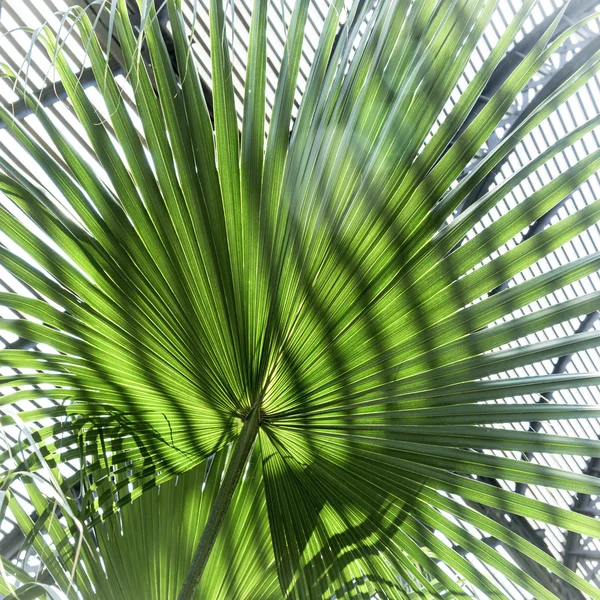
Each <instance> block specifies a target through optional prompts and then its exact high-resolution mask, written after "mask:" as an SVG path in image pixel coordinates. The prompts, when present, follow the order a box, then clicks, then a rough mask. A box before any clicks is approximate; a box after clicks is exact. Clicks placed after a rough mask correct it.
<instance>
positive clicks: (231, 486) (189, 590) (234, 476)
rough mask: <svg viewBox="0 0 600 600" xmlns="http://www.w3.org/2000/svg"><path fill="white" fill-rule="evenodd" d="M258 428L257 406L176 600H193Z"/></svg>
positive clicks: (236, 447) (238, 446)
mask: <svg viewBox="0 0 600 600" xmlns="http://www.w3.org/2000/svg"><path fill="white" fill-rule="evenodd" d="M259 428H260V419H259V408H258V406H255V407H254V408H253V409H252V410H251V411H250V413H249V415H248V417H247V419H246V421H244V425H243V427H242V431H241V433H240V437H239V438H238V440H237V442H236V444H235V447H234V449H233V453H232V455H231V460H230V461H229V465H228V466H227V471H226V472H225V477H223V482H222V483H221V487H220V488H219V491H218V492H217V496H216V498H215V501H214V503H213V505H212V507H211V509H210V514H209V515H208V519H207V521H206V525H205V526H204V530H203V531H202V535H201V536H200V541H199V542H198V546H197V547H196V552H194V557H193V558H192V562H191V564H190V568H189V569H188V572H187V575H186V576H185V581H184V582H183V586H182V587H181V590H180V592H179V596H178V600H193V599H194V597H195V594H196V589H197V587H198V584H199V583H200V579H201V577H202V573H203V572H204V568H205V567H206V563H207V562H208V559H209V557H210V552H211V550H212V548H213V546H214V544H215V540H216V539H217V534H218V533H219V530H220V528H221V524H222V523H223V520H224V519H225V515H226V514H227V509H228V508H229V504H230V503H231V499H232V497H233V493H234V492H235V489H236V487H237V484H238V482H239V480H240V478H241V476H242V473H243V472H244V468H245V466H246V461H247V459H248V455H249V454H250V450H251V449H252V444H253V443H254V440H255V439H256V435H257V434H258V430H259Z"/></svg>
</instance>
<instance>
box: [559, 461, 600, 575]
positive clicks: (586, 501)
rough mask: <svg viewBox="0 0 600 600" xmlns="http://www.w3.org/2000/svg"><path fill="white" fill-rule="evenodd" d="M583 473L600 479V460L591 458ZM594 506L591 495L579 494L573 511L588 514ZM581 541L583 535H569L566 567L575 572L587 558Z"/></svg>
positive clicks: (566, 546) (599, 558)
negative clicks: (579, 564)
mask: <svg viewBox="0 0 600 600" xmlns="http://www.w3.org/2000/svg"><path fill="white" fill-rule="evenodd" d="M583 473H584V474H585V475H591V476H593V477H600V458H598V457H593V458H590V459H589V460H588V462H587V465H586V468H585V469H584V471H583ZM592 504H593V502H592V498H591V496H590V495H589V494H577V496H576V497H575V501H574V502H573V506H572V507H571V510H572V511H573V512H576V513H581V514H587V513H588V511H589V509H590V507H591V505H592ZM581 540H582V535H581V534H580V533H575V532H573V531H569V532H568V533H567V538H566V540H565V556H564V562H565V566H567V567H569V569H571V570H573V571H575V569H576V568H577V564H578V563H579V560H580V559H581V558H583V557H584V556H585V554H582V553H581V551H580V547H579V546H580V544H581ZM591 560H600V557H597V558H593V557H592V558H591Z"/></svg>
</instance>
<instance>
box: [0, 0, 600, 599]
mask: <svg viewBox="0 0 600 600" xmlns="http://www.w3.org/2000/svg"><path fill="white" fill-rule="evenodd" d="M562 3H563V2H562V0H561V1H557V0H540V2H539V4H538V6H537V7H536V9H535V11H534V13H533V15H532V17H531V19H530V21H529V22H528V24H527V26H526V27H525V29H524V32H523V34H526V33H527V32H528V31H530V30H531V29H532V28H533V27H534V26H535V25H536V24H537V23H539V22H541V21H542V20H543V19H544V18H545V17H547V16H548V15H550V14H552V13H553V12H554V11H555V10H556V9H557V8H558V7H559V6H560V5H562ZM328 4H329V1H328V0H313V2H312V4H311V9H310V12H309V24H308V28H307V34H306V41H305V47H304V51H303V56H302V62H301V69H300V80H299V86H298V92H297V98H299V97H300V95H301V92H302V89H303V87H304V84H305V82H306V78H307V76H308V73H309V69H310V62H311V60H312V57H313V55H314V52H315V47H316V43H317V39H318V38H317V36H318V31H319V29H320V27H321V25H322V23H323V20H324V18H325V15H326V11H327V8H328ZM520 4H521V2H520V1H516V0H500V5H499V8H498V10H497V12H496V14H495V15H494V19H493V21H492V23H491V24H490V26H489V27H488V29H487V31H486V33H485V36H484V37H483V38H482V40H481V42H480V44H479V46H478V48H477V50H476V52H475V53H474V55H473V57H472V59H471V64H470V65H469V67H468V68H467V69H466V71H465V74H464V76H463V77H462V79H461V81H460V82H459V85H458V86H457V90H456V92H455V93H454V94H453V96H452V98H451V101H450V102H449V103H448V105H447V106H446V108H445V111H444V116H445V115H446V114H447V111H448V110H449V109H450V108H451V107H452V104H453V102H454V101H456V98H457V97H458V94H459V93H460V92H461V91H463V90H464V89H465V87H466V85H467V83H468V81H469V80H470V78H471V77H472V76H473V74H474V73H475V72H476V71H477V69H478V68H479V66H480V65H481V63H482V61H483V60H484V59H485V57H486V56H487V55H488V54H489V52H490V50H491V48H492V47H493V46H494V44H495V42H496V41H497V39H498V38H499V36H500V35H501V34H502V32H503V30H504V29H505V28H506V26H507V24H508V23H509V22H510V21H511V20H512V17H513V15H514V14H515V12H516V10H517V9H518V8H519V6H520ZM251 8H252V7H251V4H249V3H248V2H241V1H239V0H237V1H235V2H233V0H231V2H230V4H229V5H228V7H227V9H226V15H227V20H228V26H229V39H230V40H232V42H233V47H232V50H233V52H232V57H233V58H232V60H233V66H234V77H235V80H234V82H235V89H236V101H237V108H238V114H239V115H241V112H242V110H241V108H242V98H243V87H244V83H243V82H244V76H245V61H246V53H247V43H248V27H249V23H250V15H251ZM66 9H67V5H66V3H65V1H64V0H44V2H39V1H37V0H16V1H14V0H12V1H10V2H8V3H7V2H5V3H4V7H3V10H2V14H1V15H0V33H2V34H5V35H3V36H2V38H0V39H1V42H0V60H1V61H7V62H8V63H9V64H11V66H12V67H13V68H15V69H18V68H19V67H20V66H21V65H22V64H23V62H24V59H25V57H26V56H27V53H28V52H29V45H28V39H29V38H28V34H27V33H25V32H24V31H18V28H21V27H29V28H33V29H35V28H36V27H39V26H40V25H41V24H42V23H43V22H44V21H45V20H48V21H49V22H50V24H51V25H53V26H54V27H57V26H59V25H60V17H57V16H56V15H57V14H58V13H60V12H61V11H64V10H66ZM232 9H233V12H232ZM92 10H96V9H95V8H94V7H92ZM292 10H293V5H292V3H291V2H289V1H288V0H280V1H278V0H274V1H273V2H272V3H271V5H270V7H269V13H268V18H269V27H270V31H269V35H268V44H269V48H268V81H267V103H268V105H269V110H270V107H271V106H272V102H273V98H274V94H275V86H276V73H277V70H278V68H279V65H280V61H281V56H282V51H283V44H284V39H285V38H284V32H285V31H286V29H287V26H289V21H290V16H291V13H292ZM186 17H187V21H188V25H189V26H191V25H192V24H194V31H195V43H194V45H193V51H194V55H195V57H196V59H197V63H198V65H199V70H200V73H201V75H202V76H203V77H204V79H205V80H206V81H207V82H209V81H210V73H211V67H210V49H209V36H208V2H207V0H198V2H197V3H196V4H195V5H194V2H193V0H189V1H188V3H187V5H186ZM232 25H233V28H232ZM232 30H233V31H234V32H235V35H234V36H233V38H232V37H231V35H232V34H231V32H232ZM596 31H597V28H595V27H594V26H592V27H590V30H589V32H587V33H586V36H588V37H589V36H590V35H593V34H594V33H595V32H596ZM66 44H67V46H66V47H67V50H68V57H69V59H70V60H71V61H72V63H73V65H76V66H77V68H82V67H83V66H85V52H84V49H83V48H82V47H81V45H79V44H78V43H77V41H76V39H75V38H74V37H69V38H68V39H67V41H66ZM31 56H32V62H31V66H30V67H29V68H28V71H27V76H28V78H29V79H30V81H31V82H32V84H33V85H34V86H35V87H36V88H37V89H39V90H41V89H42V88H44V87H45V86H47V85H48V84H49V83H51V82H53V81H54V80H55V75H54V73H53V71H52V69H51V67H50V63H49V61H48V60H47V59H46V58H45V57H44V55H43V53H42V52H41V51H39V50H34V51H33V53H32V55H31ZM565 58H566V57H565V56H560V55H557V56H555V57H553V63H554V65H557V64H561V63H562V62H564V60H565ZM551 66H552V65H548V68H547V69H545V70H542V71H541V72H540V73H539V74H538V77H536V80H535V84H536V85H537V86H539V85H541V84H542V83H543V82H544V80H545V79H547V76H548V73H549V72H550V71H551ZM120 79H121V82H123V81H124V80H123V78H120ZM534 87H535V86H534ZM123 89H124V92H125V93H126V94H127V93H128V90H127V87H126V85H125V84H123ZM534 92H535V90H534V89H533V88H531V89H529V90H528V92H527V93H526V94H523V97H522V98H521V99H520V100H519V102H517V103H516V105H515V106H514V108H513V111H518V110H520V109H521V108H522V105H523V103H524V102H526V101H527V100H528V99H531V97H532V95H533V94H534ZM88 93H89V94H90V97H93V98H94V100H96V101H99V98H98V96H99V94H98V92H97V91H96V90H95V89H94V88H93V87H92V88H89V91H88ZM0 98H1V101H2V102H3V103H9V104H10V103H13V102H16V101H17V96H16V95H15V94H14V93H13V92H12V90H11V89H10V86H9V85H8V84H7V83H6V81H2V80H0ZM597 98H600V82H599V81H598V79H597V78H594V79H593V80H591V81H590V82H589V83H588V85H587V86H586V88H585V89H583V90H582V91H581V92H579V93H578V94H577V95H576V96H574V97H573V98H571V99H570V100H569V101H568V102H567V103H566V104H565V105H563V106H562V107H561V108H560V110H559V111H558V113H557V114H556V115H555V116H553V117H552V118H551V119H549V120H548V121H546V122H544V123H543V124H542V125H541V126H539V127H538V128H537V129H536V130H535V131H534V132H532V133H531V134H530V135H529V136H528V137H527V138H526V139H525V140H524V141H523V143H522V144H521V145H520V147H519V149H518V151H517V152H515V153H514V154H513V155H512V156H511V158H510V160H509V161H507V163H506V164H505V166H504V168H503V170H502V173H501V174H500V175H499V176H498V181H499V180H502V179H503V178H505V177H508V176H510V175H511V173H513V172H514V170H515V169H518V168H519V167H520V166H522V165H523V164H525V163H527V162H529V160H531V158H533V157H535V156H537V155H538V154H539V153H540V152H541V151H543V150H544V149H545V148H547V147H548V145H549V144H551V143H552V142H553V141H554V140H556V139H557V138H558V137H562V135H564V134H565V133H566V132H567V131H570V130H571V129H573V127H575V126H577V125H579V124H581V123H582V122H583V121H584V120H585V119H587V118H589V117H590V116H592V115H594V114H596V113H597V112H598V111H599V110H600V108H599V107H598V104H597V101H596V99H597ZM49 110H50V114H51V115H52V117H53V119H54V120H55V122H56V123H57V124H58V126H59V127H60V128H61V129H62V130H63V131H64V132H65V135H66V136H68V137H69V139H71V140H73V142H74V143H77V144H78V145H81V146H82V148H85V145H86V142H85V137H84V136H83V135H82V132H81V131H79V130H78V128H77V126H76V124H74V120H73V119H72V116H71V109H70V107H69V105H68V103H66V102H57V103H56V104H54V105H53V106H52V107H51V108H50V109H49ZM267 121H268V115H267ZM24 122H25V123H26V124H27V126H28V127H29V128H31V130H32V131H34V132H36V133H38V132H39V128H38V127H36V118H35V117H34V116H29V117H27V118H26V119H25V121H24ZM503 131H504V130H503V128H499V130H498V131H497V136H496V137H501V136H502V133H503ZM598 147H600V141H599V139H598V136H597V135H596V133H595V132H594V133H591V134H588V135H587V136H586V137H585V138H584V139H583V140H581V141H580V142H578V143H577V144H576V145H575V146H574V148H573V149H572V150H570V149H569V150H567V151H565V152H564V153H562V154H561V155H559V156H557V157H556V158H555V159H553V160H551V161H550V162H549V163H548V164H547V165H546V166H544V167H542V168H541V169H539V171H538V172H536V173H535V174H534V175H532V176H531V177H530V178H528V180H527V181H525V182H523V183H522V184H521V185H519V186H518V187H517V188H516V189H515V190H514V191H513V192H512V193H511V194H509V195H508V196H507V197H506V198H505V199H504V200H503V201H502V202H501V203H500V204H499V205H498V206H497V207H496V208H495V209H494V210H493V211H491V213H490V214H489V215H488V216H487V217H486V218H485V219H483V220H482V222H481V224H479V225H478V226H477V227H476V228H475V229H474V231H473V232H472V234H474V233H475V232H476V231H479V230H481V229H482V228H483V227H484V226H486V225H487V224H489V222H490V221H491V220H495V219H496V218H498V217H499V216H501V215H502V214H505V213H506V212H507V211H508V210H510V208H511V207H513V206H515V205H516V204H517V203H518V202H520V201H521V200H522V199H523V198H524V197H526V196H528V195H529V194H531V192H532V191H533V190H535V189H539V187H541V186H542V185H543V184H544V183H547V182H548V181H549V180H550V179H551V178H554V177H556V176H557V175H558V174H559V173H560V172H562V171H564V170H565V169H566V168H568V166H570V165H572V164H573V163H574V161H576V160H577V159H578V158H581V157H582V156H584V155H586V154H587V153H589V152H591V151H593V150H595V149H597V148H598ZM0 154H1V155H2V156H3V157H5V158H7V159H8V160H12V161H15V162H18V163H20V166H23V167H25V168H30V169H31V170H32V171H33V172H35V174H36V176H37V175H38V172H37V171H36V170H35V166H34V165H31V164H28V161H27V158H26V157H24V156H23V155H22V153H19V151H18V150H17V148H16V145H15V144H14V143H13V142H12V141H11V140H10V137H9V136H8V135H7V132H6V131H5V130H0ZM599 193H600V179H599V177H598V176H597V175H595V176H593V177H592V178H591V179H590V181H589V182H588V183H586V184H584V185H583V186H582V187H581V188H580V189H579V190H578V191H577V192H576V193H574V194H573V196H572V198H571V199H570V200H569V201H568V202H567V203H566V204H565V206H564V207H563V208H562V209H561V211H560V213H559V214H558V215H557V217H555V220H556V219H560V218H564V217H565V216H567V215H568V214H571V213H572V212H574V210H576V209H577V208H581V207H582V206H584V205H586V204H589V203H590V202H592V201H594V200H596V199H597V198H598V197H599ZM599 233H600V229H599V228H598V227H593V228H591V229H590V230H589V231H588V232H586V233H585V234H583V235H581V236H580V237H579V238H577V239H576V240H574V241H573V242H571V243H569V244H566V245H565V246H564V247H563V248H561V249H560V250H559V251H557V252H555V253H554V254H553V255H552V256H550V257H549V258H548V259H544V260H542V261H540V262H539V263H538V264H536V265H535V266H533V267H532V268H531V269H528V270H527V271H525V272H524V273H523V274H521V275H520V276H519V277H517V278H515V282H518V281H521V280H522V279H525V278H528V277H529V276H532V275H537V274H539V273H541V272H545V271H548V270H549V269H552V268H555V267H556V266H558V265H559V264H564V263H565V262H567V261H568V260H569V259H572V258H575V257H578V256H582V255H585V254H589V253H591V252H594V251H597V250H598V249H599V248H598V241H597V240H600V236H599V235H598V234H599ZM0 241H2V242H3V243H7V240H6V238H5V237H4V236H0ZM518 241H519V236H518V237H517V238H516V239H515V240H512V241H511V242H510V243H508V244H506V245H505V247H503V248H502V249H500V253H503V252H505V251H506V250H507V249H509V248H510V247H512V246H514V245H515V243H517V242H518ZM0 282H1V285H2V286H3V289H7V290H11V291H17V290H18V291H19V292H22V293H27V291H26V290H25V289H24V288H23V286H22V285H21V284H19V282H17V281H15V280H14V279H13V278H12V277H10V276H9V275H8V274H7V273H6V272H4V271H3V270H0ZM598 289H600V279H599V277H598V276H597V275H595V276H590V277H587V278H586V279H584V280H582V281H581V282H578V283H577V284H574V285H571V286H568V287H567V288H565V289H564V290H562V291H561V292H560V293H557V294H554V295H551V296H549V297H547V298H545V299H543V300H541V301H539V302H536V303H534V304H532V305H530V306H528V307H526V308H524V309H522V310H520V311H516V312H515V313H514V314H513V315H512V317H515V316H519V315H522V314H527V313H530V312H533V311H536V310H539V309H540V308H543V307H544V306H548V305H549V304H552V303H555V302H556V301H558V300H562V299H565V298H572V297H575V296H578V295H580V294H581V293H583V292H584V291H585V292H589V291H592V290H598ZM3 312H6V311H5V310H4V311H3ZM7 316H9V315H8V313H7ZM578 325H579V321H578V320H573V321H571V322H569V323H566V324H564V325H561V326H557V327H554V328H549V329H548V330H545V331H543V332H540V333H538V334H536V335H533V336H530V337H529V338H527V339H523V340H519V341H518V342H517V343H516V344H523V343H526V342H529V341H543V340H547V339H553V338H555V337H557V336H561V335H565V334H568V333H572V332H573V331H574V330H575V329H576V328H577V327H578ZM596 327H599V326H598V325H597V326H596ZM14 341H15V336H9V335H8V334H6V336H0V342H2V344H10V343H12V342H14ZM516 344H513V345H516ZM599 365H600V353H599V352H598V351H596V350H591V351H587V352H583V353H580V354H579V355H577V356H576V357H575V358H574V360H573V362H572V364H571V365H570V366H569V372H575V371H581V370H590V371H593V370H598V366H599ZM552 367H553V364H552V362H551V361H545V362H544V363H540V364H535V365H531V366H530V367H527V368H524V369H519V370H518V372H510V373H506V374H503V375H502V376H503V377H509V376H514V375H525V374H528V375H539V374H545V373H549V372H551V370H552ZM555 397H556V398H557V399H560V400H561V401H569V402H575V403H580V404H592V403H596V402H597V401H598V398H599V397H600V395H599V393H598V390H597V389H580V390H574V391H569V392H561V393H557V394H555ZM537 399H538V398H537V397H535V396H534V397H525V398H522V399H520V400H521V401H523V402H535V401H536V400H537ZM23 408H25V405H24V406H23ZM527 427H528V424H521V425H520V426H519V427H518V428H519V429H527ZM542 431H547V432H549V433H556V434H561V435H568V436H578V437H587V438H591V439H593V438H597V437H598V436H599V435H600V423H598V422H597V421H593V422H592V421H590V422H583V421H570V422H564V423H550V424H547V425H545V426H544V428H543V429H542ZM5 433H6V435H7V436H10V437H12V438H13V439H15V435H16V434H15V432H13V431H5ZM499 454H501V453H499ZM515 458H517V457H515ZM533 460H535V461H537V462H539V463H540V464H546V465H552V466H558V467H561V468H564V469H567V470H572V471H582V470H583V469H585V466H586V459H585V458H573V457H564V456H556V455H552V456H550V455H542V456H539V455H536V456H535V457H534V459H533ZM503 485H506V486H507V487H510V485H512V484H504V483H503ZM527 494H528V495H530V496H531V497H534V498H537V499H540V500H544V501H545V502H549V503H551V504H553V505H555V506H561V507H564V508H570V507H571V506H572V505H573V502H574V498H573V497H572V495H570V494H568V493H565V492H561V491H558V490H551V489H547V488H532V487H530V488H528V490H527ZM532 524H533V526H534V527H539V528H543V529H545V539H546V542H547V544H548V546H549V548H550V550H551V552H552V553H553V555H554V556H555V557H556V558H558V559H561V557H562V552H563V547H564V541H565V540H564V534H563V533H562V532H561V531H559V530H556V529H555V528H549V527H546V526H544V525H542V524H538V523H532ZM0 528H1V531H2V532H3V533H5V534H6V533H8V532H9V530H10V529H11V528H12V524H11V522H10V520H8V519H7V520H5V522H4V523H2V524H1V526H0ZM441 537H443V536H441ZM1 543H2V542H1V540H0V544H1ZM588 547H589V549H592V550H600V545H599V544H598V543H597V542H592V543H591V544H590V545H589V546H588ZM498 551H500V552H502V553H503V554H504V553H505V551H504V549H502V548H501V547H498ZM469 559H470V560H471V561H475V559H474V558H473V557H472V556H470V557H469ZM475 562H476V563H477V566H478V567H479V568H480V569H481V570H482V571H483V572H486V573H488V574H489V575H490V576H491V577H494V574H493V573H491V572H490V571H489V569H487V568H486V567H485V565H483V564H481V563H479V562H477V561H475ZM578 568H579V571H580V573H581V574H582V575H584V576H586V575H587V576H590V577H591V576H592V570H593V569H594V568H595V566H594V564H592V563H589V562H581V563H580V565H579V567H578ZM595 577H596V578H595V579H594V580H595V581H596V582H598V583H600V577H598V574H597V573H596V574H595ZM498 583H499V585H500V586H501V587H502V588H504V589H505V590H506V593H507V594H508V595H509V596H510V597H511V598H514V599H515V600H517V599H521V598H527V596H526V595H523V594H522V592H520V591H519V590H517V589H515V588H514V587H513V586H512V585H510V584H509V583H508V582H506V581H505V580H504V579H503V578H498Z"/></svg>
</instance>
